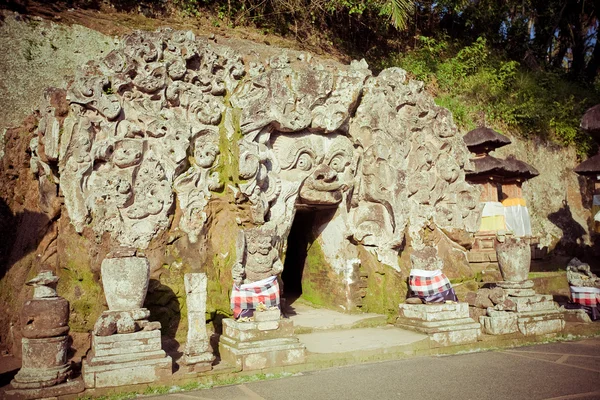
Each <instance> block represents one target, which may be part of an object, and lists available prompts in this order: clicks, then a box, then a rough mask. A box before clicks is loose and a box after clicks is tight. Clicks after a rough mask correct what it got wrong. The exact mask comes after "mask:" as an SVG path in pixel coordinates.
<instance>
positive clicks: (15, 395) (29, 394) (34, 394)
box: [4, 377, 85, 400]
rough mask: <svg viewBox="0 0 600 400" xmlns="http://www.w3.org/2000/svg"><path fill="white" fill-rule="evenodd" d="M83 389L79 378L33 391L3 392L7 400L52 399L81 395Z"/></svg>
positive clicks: (81, 380)
mask: <svg viewBox="0 0 600 400" xmlns="http://www.w3.org/2000/svg"><path fill="white" fill-rule="evenodd" d="M84 389H85V387H84V385H83V379H81V377H79V378H77V379H74V380H68V381H66V382H64V383H60V384H58V385H55V386H49V387H42V388H34V389H17V390H7V391H5V392H4V394H5V395H6V398H7V399H12V400H33V399H54V398H57V397H58V396H66V395H69V394H76V393H81V392H83V391H84Z"/></svg>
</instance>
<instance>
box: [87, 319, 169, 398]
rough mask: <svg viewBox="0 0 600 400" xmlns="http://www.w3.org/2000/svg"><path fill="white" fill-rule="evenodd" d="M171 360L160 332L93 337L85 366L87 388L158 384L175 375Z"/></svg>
mask: <svg viewBox="0 0 600 400" xmlns="http://www.w3.org/2000/svg"><path fill="white" fill-rule="evenodd" d="M172 371H173V362H172V360H171V357H169V356H167V355H166V353H165V352H164V351H163V350H162V349H161V338H160V331H159V330H154V331H141V332H135V333H124V334H116V335H111V336H92V350H91V355H90V356H88V358H87V359H84V360H83V363H82V372H81V374H82V376H83V380H84V382H85V387H86V388H101V387H114V386H123V385H136V384H140V383H150V382H155V381H158V380H160V379H163V378H168V377H169V376H171V375H172V373H173V372H172Z"/></svg>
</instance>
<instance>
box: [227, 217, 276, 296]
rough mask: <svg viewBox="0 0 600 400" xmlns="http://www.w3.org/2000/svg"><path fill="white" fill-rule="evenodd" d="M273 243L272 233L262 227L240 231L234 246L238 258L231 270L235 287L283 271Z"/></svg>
mask: <svg viewBox="0 0 600 400" xmlns="http://www.w3.org/2000/svg"><path fill="white" fill-rule="evenodd" d="M274 241H275V238H274V233H273V232H272V231H271V230H268V229H265V228H262V227H257V228H252V229H248V230H245V231H240V233H239V235H238V240H237V244H236V251H237V255H238V256H237V257H238V258H237V260H236V263H235V264H234V265H233V268H232V275H233V282H234V284H235V285H237V286H240V285H242V284H244V283H252V282H257V281H260V280H263V279H265V278H268V277H271V276H276V275H278V274H280V273H281V272H282V271H283V263H282V262H281V259H280V258H279V252H278V251H277V249H276V248H275V246H274Z"/></svg>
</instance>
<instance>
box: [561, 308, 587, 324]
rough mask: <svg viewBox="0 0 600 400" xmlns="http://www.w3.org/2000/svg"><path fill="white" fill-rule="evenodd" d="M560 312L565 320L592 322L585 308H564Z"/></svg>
mask: <svg viewBox="0 0 600 400" xmlns="http://www.w3.org/2000/svg"><path fill="white" fill-rule="evenodd" d="M562 313H563V318H564V320H565V322H581V323H586V324H587V323H591V322H592V320H591V318H590V316H589V315H588V314H587V313H586V312H585V310H578V309H575V310H564V311H563V312H562Z"/></svg>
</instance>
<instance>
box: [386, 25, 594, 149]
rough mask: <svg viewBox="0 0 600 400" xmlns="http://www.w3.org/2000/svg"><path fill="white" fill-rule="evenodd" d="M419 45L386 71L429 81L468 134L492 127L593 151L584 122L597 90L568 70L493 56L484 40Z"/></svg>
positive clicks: (396, 56)
mask: <svg viewBox="0 0 600 400" xmlns="http://www.w3.org/2000/svg"><path fill="white" fill-rule="evenodd" d="M419 43H420V45H419V47H417V48H415V50H413V51H410V52H407V53H404V54H393V55H391V56H390V57H389V58H388V59H387V60H384V61H383V62H382V67H389V66H400V67H402V68H404V69H406V70H407V71H410V73H411V74H413V75H414V76H415V77H416V78H417V79H419V80H423V81H425V82H426V83H427V88H428V90H429V91H430V92H432V94H434V95H435V96H436V101H437V103H438V105H440V106H443V107H446V108H448V109H450V110H451V111H452V112H453V114H454V119H455V121H456V123H457V124H458V125H459V126H461V127H462V128H464V129H465V130H466V129H472V128H474V127H476V126H477V125H480V124H490V123H491V124H493V125H495V126H499V127H505V128H507V129H510V130H513V131H517V132H519V133H521V134H522V135H524V136H533V135H536V136H541V137H544V138H546V139H550V140H553V141H555V142H557V143H560V144H563V145H575V146H576V148H577V150H578V152H579V153H580V154H582V155H583V154H585V153H589V152H590V151H591V147H592V143H591V141H590V139H589V137H588V136H587V135H584V134H583V133H582V132H581V130H580V129H579V121H580V119H581V116H582V115H583V113H584V112H585V110H586V109H588V108H589V107H591V106H592V105H594V104H597V103H599V102H600V93H598V91H597V90H596V89H594V88H593V87H590V86H586V85H582V84H581V83H579V82H577V81H571V80H569V79H568V77H567V76H566V74H565V73H564V72H563V73H561V72H556V71H551V72H549V71H542V70H538V71H531V70H529V69H527V68H524V67H523V66H522V65H521V64H520V63H519V62H517V61H514V60H509V59H508V58H507V57H506V56H503V55H501V54H498V53H495V54H494V52H493V51H492V50H491V48H490V46H489V45H488V43H487V41H486V39H483V38H478V39H477V40H476V41H475V42H474V43H472V44H471V45H469V46H464V47H461V46H460V45H458V44H457V43H452V42H451V41H450V40H449V39H448V38H444V39H441V40H436V39H433V38H431V37H425V36H421V37H420V38H419Z"/></svg>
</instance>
